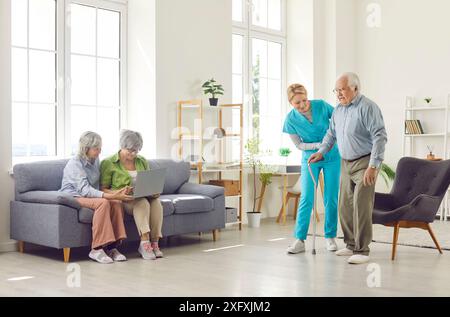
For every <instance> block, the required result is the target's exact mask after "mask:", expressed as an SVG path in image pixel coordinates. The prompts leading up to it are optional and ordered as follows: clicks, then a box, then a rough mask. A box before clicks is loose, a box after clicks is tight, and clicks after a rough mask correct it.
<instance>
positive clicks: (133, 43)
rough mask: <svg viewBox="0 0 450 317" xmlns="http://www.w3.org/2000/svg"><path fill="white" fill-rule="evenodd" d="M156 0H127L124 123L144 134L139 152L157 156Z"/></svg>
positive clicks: (148, 155)
mask: <svg viewBox="0 0 450 317" xmlns="http://www.w3.org/2000/svg"><path fill="white" fill-rule="evenodd" d="M155 43H156V2H155V0H129V1H128V45H127V47H128V52H127V53H128V105H127V125H128V127H129V128H130V129H132V130H136V131H139V132H140V133H141V134H142V137H143V138H144V147H143V149H142V155H144V156H145V157H149V158H154V157H156V134H157V131H156V124H151V123H153V122H155V121H156V120H155V118H156V89H155V86H156V49H155Z"/></svg>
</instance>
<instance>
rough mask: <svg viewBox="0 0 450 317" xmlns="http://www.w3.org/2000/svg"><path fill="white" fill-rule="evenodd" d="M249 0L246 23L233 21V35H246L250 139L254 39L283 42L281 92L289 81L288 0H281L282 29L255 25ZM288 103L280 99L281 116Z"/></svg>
mask: <svg viewBox="0 0 450 317" xmlns="http://www.w3.org/2000/svg"><path fill="white" fill-rule="evenodd" d="M250 1H251V0H250ZM246 4H248V0H243V5H244V11H243V12H244V13H243V16H244V18H243V20H244V21H245V22H244V23H241V22H236V21H232V24H233V28H232V35H233V34H236V35H241V36H243V37H244V45H243V64H244V65H243V67H244V68H243V69H244V74H243V90H242V91H243V103H244V116H245V119H244V124H245V126H244V138H245V139H248V138H249V137H252V136H253V128H252V127H253V122H252V115H253V113H252V111H251V96H252V94H253V92H252V82H253V63H252V55H253V54H252V53H253V52H252V44H251V42H252V39H260V40H264V41H270V42H275V43H279V44H281V72H282V73H281V88H282V89H281V92H283V91H284V90H283V87H286V82H287V69H286V63H287V44H286V42H287V39H286V37H287V36H286V28H287V20H286V17H287V15H286V7H287V3H286V0H281V31H276V30H271V29H268V28H262V27H259V26H254V25H253V24H252V14H250V11H249V7H248V5H246ZM287 110H288V108H287V104H286V103H285V102H283V99H282V100H280V109H279V111H280V114H281V118H283V116H284V115H285V114H286V113H287ZM279 144H280V146H281V145H282V144H283V136H282V133H280V140H279Z"/></svg>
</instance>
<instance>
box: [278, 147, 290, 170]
mask: <svg viewBox="0 0 450 317" xmlns="http://www.w3.org/2000/svg"><path fill="white" fill-rule="evenodd" d="M291 153H292V151H291V149H290V148H288V147H282V148H280V150H279V154H280V156H281V157H284V158H285V165H286V172H287V171H288V157H289V155H290V154H291Z"/></svg>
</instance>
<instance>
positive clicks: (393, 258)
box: [392, 222, 400, 261]
mask: <svg viewBox="0 0 450 317" xmlns="http://www.w3.org/2000/svg"><path fill="white" fill-rule="evenodd" d="M399 231H400V224H399V223H398V222H397V223H396V224H395V225H394V238H393V241H392V261H394V260H395V253H396V251H397V241H398V234H399Z"/></svg>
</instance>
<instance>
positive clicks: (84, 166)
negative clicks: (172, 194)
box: [60, 131, 131, 264]
mask: <svg viewBox="0 0 450 317" xmlns="http://www.w3.org/2000/svg"><path fill="white" fill-rule="evenodd" d="M101 148H102V139H101V137H100V135H98V134H97V133H95V132H90V131H88V132H84V133H83V134H82V135H81V137H80V141H79V152H78V154H77V155H76V156H75V157H73V158H72V159H71V160H70V161H69V162H68V163H67V165H66V167H65V168H64V175H63V179H62V186H61V189H60V191H61V192H66V193H69V194H71V195H73V196H74V197H75V199H76V200H77V201H78V202H79V203H80V205H81V206H82V207H84V208H90V209H93V210H94V217H93V219H92V250H91V252H90V253H89V257H90V258H91V259H92V260H95V261H97V262H99V263H103V264H108V263H112V262H114V261H126V258H125V256H124V255H123V254H121V253H120V252H119V251H118V250H117V247H118V246H119V245H120V244H121V242H122V240H123V239H125V238H126V237H127V236H126V233H125V226H124V223H123V206H122V203H121V201H126V200H130V199H131V197H130V196H128V195H127V194H126V189H122V190H116V191H108V193H105V192H102V191H100V190H99V181H100V168H99V165H100V163H99V159H98V156H99V155H100V152H101Z"/></svg>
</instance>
